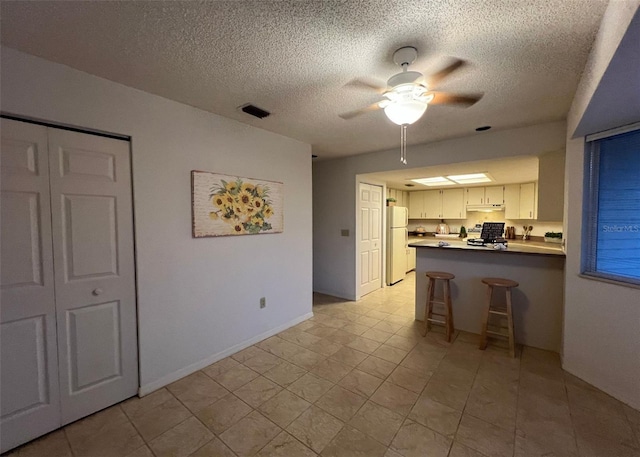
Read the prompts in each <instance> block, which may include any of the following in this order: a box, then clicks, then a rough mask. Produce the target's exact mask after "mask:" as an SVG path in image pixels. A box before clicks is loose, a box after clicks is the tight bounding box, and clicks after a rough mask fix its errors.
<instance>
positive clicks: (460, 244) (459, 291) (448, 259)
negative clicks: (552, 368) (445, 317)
mask: <svg viewBox="0 0 640 457" xmlns="http://www.w3.org/2000/svg"><path fill="white" fill-rule="evenodd" d="M441 241H442V240H439V239H436V238H425V240H424V241H419V242H413V243H410V244H409V246H410V247H414V248H416V293H415V297H416V310H415V312H416V319H418V320H423V319H424V309H425V300H426V295H427V280H426V277H425V272H426V271H430V270H437V271H447V272H449V273H453V274H454V275H455V279H453V280H452V281H451V294H452V300H453V317H454V325H455V328H456V329H457V330H465V331H467V332H471V333H476V334H479V333H480V328H481V324H482V316H483V313H484V307H485V303H486V286H485V285H484V284H482V282H481V281H480V280H481V279H482V278H484V277H501V278H508V279H512V280H514V281H517V282H519V283H520V286H519V287H517V288H514V289H513V315H514V326H515V333H516V341H517V342H518V343H519V344H525V345H527V346H533V347H537V348H541V349H547V350H551V351H555V352H559V350H560V340H561V335H562V303H563V281H564V263H565V255H564V252H563V250H562V247H561V246H560V245H556V244H552V243H543V242H535V241H510V242H509V246H508V248H507V249H506V250H496V249H494V248H493V246H492V245H488V246H469V245H467V244H466V241H464V240H455V239H447V240H445V241H446V243H447V244H448V245H447V246H442V247H440V246H439V242H441ZM441 293H442V292H441V290H439V289H437V290H436V296H438V294H441ZM494 295H495V296H494V300H496V302H499V300H502V301H504V297H503V296H502V295H503V294H500V293H495V294H494Z"/></svg>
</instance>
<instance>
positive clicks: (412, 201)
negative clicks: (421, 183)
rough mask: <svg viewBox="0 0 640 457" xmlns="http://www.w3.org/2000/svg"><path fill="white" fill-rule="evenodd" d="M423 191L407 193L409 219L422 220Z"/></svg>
mask: <svg viewBox="0 0 640 457" xmlns="http://www.w3.org/2000/svg"><path fill="white" fill-rule="evenodd" d="M424 194H425V191H417V192H409V219H423V218H424Z"/></svg>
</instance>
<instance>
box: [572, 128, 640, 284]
mask: <svg viewBox="0 0 640 457" xmlns="http://www.w3.org/2000/svg"><path fill="white" fill-rule="evenodd" d="M633 128H635V130H631V129H630V128H627V129H625V131H622V132H620V130H619V131H617V132H615V133H614V134H611V133H609V136H605V135H602V134H599V135H598V136H597V137H595V138H590V137H587V160H586V162H585V164H586V167H587V169H586V170H585V171H586V173H585V189H586V192H585V212H584V214H585V219H584V224H583V227H584V230H585V233H584V234H585V238H584V239H585V243H584V245H583V248H584V252H583V273H584V274H587V275H592V276H597V277H601V278H605V279H611V280H615V281H620V282H625V283H631V284H638V285H640V125H637V124H636V125H634V126H633Z"/></svg>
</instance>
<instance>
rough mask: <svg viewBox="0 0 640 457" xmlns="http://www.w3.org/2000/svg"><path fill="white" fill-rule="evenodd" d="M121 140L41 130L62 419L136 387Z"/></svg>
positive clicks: (127, 176)
mask: <svg viewBox="0 0 640 457" xmlns="http://www.w3.org/2000/svg"><path fill="white" fill-rule="evenodd" d="M129 160H130V159H129V143H128V142H126V141H121V140H116V139H111V138H104V137H98V136H95V135H89V134H83V133H77V132H70V131H65V130H58V129H50V130H49V163H50V164H51V174H50V176H51V211H52V213H51V214H52V231H53V240H54V242H53V245H54V267H55V268H54V270H55V285H56V311H57V324H58V356H59V362H60V395H61V405H62V423H63V424H67V423H69V422H72V421H74V420H76V419H78V418H80V417H83V416H86V415H88V414H90V413H92V412H95V411H98V410H100V409H102V408H105V407H107V406H110V405H112V404H114V403H117V402H120V401H122V400H124V399H125V398H128V397H131V396H133V395H135V394H136V392H137V387H138V353H137V326H136V306H135V272H134V258H133V217H132V207H131V171H130V162H129Z"/></svg>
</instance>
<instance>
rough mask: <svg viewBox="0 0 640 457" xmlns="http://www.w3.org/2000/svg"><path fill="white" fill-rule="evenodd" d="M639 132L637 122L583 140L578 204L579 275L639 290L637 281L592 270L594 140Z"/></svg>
mask: <svg viewBox="0 0 640 457" xmlns="http://www.w3.org/2000/svg"><path fill="white" fill-rule="evenodd" d="M634 131H638V132H640V122H637V123H634V124H630V125H627V126H623V127H619V128H615V129H611V130H607V131H604V132H600V133H597V134H593V135H589V136H587V137H586V138H585V161H584V192H583V205H582V209H583V211H582V240H583V243H582V253H581V254H582V255H581V265H580V276H582V277H585V278H588V279H596V280H600V281H604V282H607V283H613V284H617V285H622V286H629V287H634V288H640V278H631V277H628V276H619V275H615V274H611V273H605V272H601V271H598V270H597V269H596V259H597V251H598V246H597V234H598V233H597V231H598V215H599V208H598V201H599V200H598V199H599V191H600V143H599V142H598V140H602V139H605V138H610V137H612V136H617V135H622V134H625V133H631V132H634Z"/></svg>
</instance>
